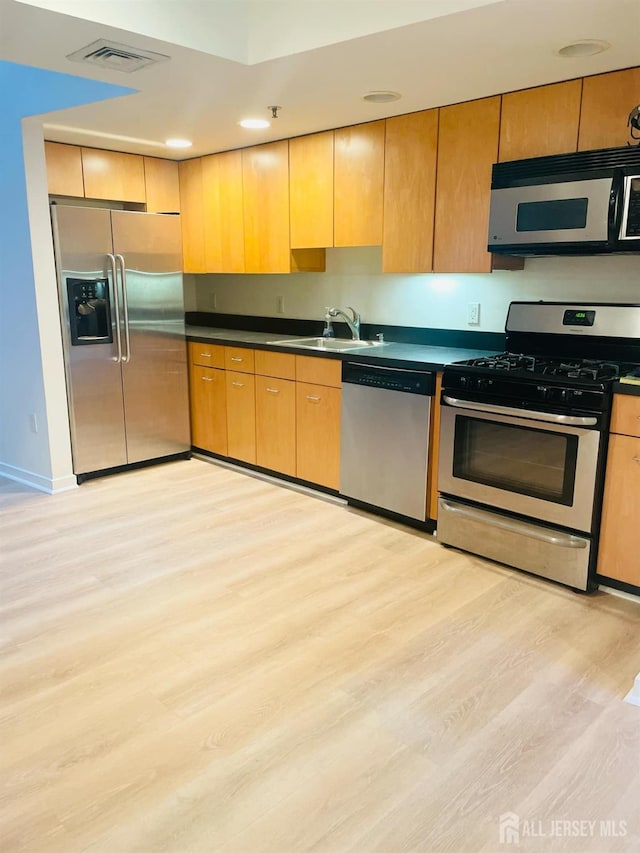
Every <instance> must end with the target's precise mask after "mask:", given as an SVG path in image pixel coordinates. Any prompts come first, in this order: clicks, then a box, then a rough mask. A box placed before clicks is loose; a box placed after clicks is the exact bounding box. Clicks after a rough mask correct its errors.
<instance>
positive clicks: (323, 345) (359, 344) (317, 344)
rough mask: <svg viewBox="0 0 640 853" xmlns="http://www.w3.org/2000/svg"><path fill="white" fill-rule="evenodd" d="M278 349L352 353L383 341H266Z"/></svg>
mask: <svg viewBox="0 0 640 853" xmlns="http://www.w3.org/2000/svg"><path fill="white" fill-rule="evenodd" d="M267 343H269V344H273V345H274V346H279V347H303V348H304V349H317V350H325V352H352V351H353V350H359V349H366V348H367V347H379V346H382V345H383V343H384V341H354V340H351V339H350V338H292V339H290V340H286V341H267Z"/></svg>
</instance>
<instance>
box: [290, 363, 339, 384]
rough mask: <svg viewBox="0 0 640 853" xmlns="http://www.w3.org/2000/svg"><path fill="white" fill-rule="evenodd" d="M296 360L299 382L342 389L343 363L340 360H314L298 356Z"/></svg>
mask: <svg viewBox="0 0 640 853" xmlns="http://www.w3.org/2000/svg"><path fill="white" fill-rule="evenodd" d="M295 358H296V379H297V380H298V382H311V383H314V384H315V385H329V386H331V387H333V388H340V387H342V362H341V361H338V359H332V358H314V357H313V356H308V355H297V356H296V357H295Z"/></svg>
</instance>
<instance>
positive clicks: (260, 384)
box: [256, 376, 296, 477]
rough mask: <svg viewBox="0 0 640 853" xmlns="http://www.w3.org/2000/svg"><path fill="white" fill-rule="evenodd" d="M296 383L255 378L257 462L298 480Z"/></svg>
mask: <svg viewBox="0 0 640 853" xmlns="http://www.w3.org/2000/svg"><path fill="white" fill-rule="evenodd" d="M295 388H296V384H295V382H290V381H287V380H286V379H272V378H270V377H267V376H256V462H257V464H258V465H261V466H262V467H263V468H269V469H271V470H272V471H279V472H280V473H281V474H288V475H289V476H291V477H295V473H296V391H295Z"/></svg>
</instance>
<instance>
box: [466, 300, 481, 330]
mask: <svg viewBox="0 0 640 853" xmlns="http://www.w3.org/2000/svg"><path fill="white" fill-rule="evenodd" d="M479 323H480V303H479V302H470V303H469V304H468V305H467V324H468V325H469V326H477V325H479Z"/></svg>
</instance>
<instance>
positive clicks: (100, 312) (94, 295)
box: [67, 278, 113, 347]
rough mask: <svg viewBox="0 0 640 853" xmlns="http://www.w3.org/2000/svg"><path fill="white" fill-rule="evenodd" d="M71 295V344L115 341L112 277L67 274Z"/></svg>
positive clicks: (80, 344) (69, 297)
mask: <svg viewBox="0 0 640 853" xmlns="http://www.w3.org/2000/svg"><path fill="white" fill-rule="evenodd" d="M67 296H68V300H69V331H70V334H71V345H72V346H74V347H75V346H83V345H87V344H107V343H112V341H113V331H112V328H111V310H110V304H109V281H108V279H106V278H96V279H79V278H67Z"/></svg>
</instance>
